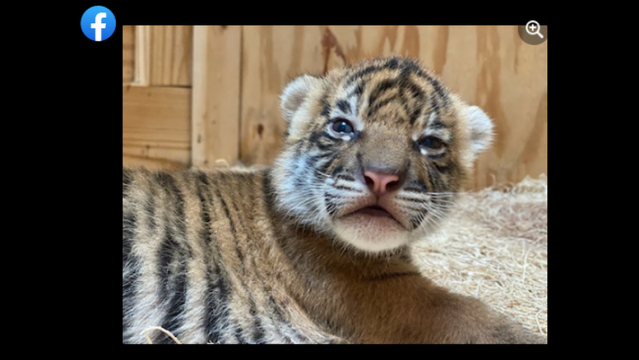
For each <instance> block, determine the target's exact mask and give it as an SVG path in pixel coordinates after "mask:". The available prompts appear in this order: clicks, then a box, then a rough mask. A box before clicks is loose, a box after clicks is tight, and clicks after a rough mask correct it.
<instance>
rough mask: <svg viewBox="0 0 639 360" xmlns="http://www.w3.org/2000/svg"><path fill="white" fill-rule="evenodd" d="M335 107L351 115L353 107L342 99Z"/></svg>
mask: <svg viewBox="0 0 639 360" xmlns="http://www.w3.org/2000/svg"><path fill="white" fill-rule="evenodd" d="M335 106H336V107H337V108H338V109H339V110H340V111H342V112H343V113H345V114H351V106H350V104H349V103H348V101H346V100H344V99H341V100H339V101H337V103H336V104H335Z"/></svg>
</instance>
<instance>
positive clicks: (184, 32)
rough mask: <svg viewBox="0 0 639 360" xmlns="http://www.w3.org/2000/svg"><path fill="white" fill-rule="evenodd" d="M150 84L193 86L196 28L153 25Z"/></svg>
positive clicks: (150, 48) (150, 47) (151, 31)
mask: <svg viewBox="0 0 639 360" xmlns="http://www.w3.org/2000/svg"><path fill="white" fill-rule="evenodd" d="M149 41H150V44H149V51H150V54H149V68H150V69H149V76H150V78H149V85H152V86H191V59H192V52H193V26H151V27H150V38H149Z"/></svg>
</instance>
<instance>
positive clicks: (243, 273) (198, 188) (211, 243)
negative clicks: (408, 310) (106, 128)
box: [122, 169, 340, 343]
mask: <svg viewBox="0 0 639 360" xmlns="http://www.w3.org/2000/svg"><path fill="white" fill-rule="evenodd" d="M264 179H265V174H264V171H263V170H250V171H247V170H234V169H222V170H216V171H210V172H204V171H180V172H164V171H148V170H141V169H138V170H131V169H123V243H122V245H123V246H122V250H123V253H122V255H123V274H122V284H123V306H124V307H123V341H124V342H125V343H129V342H130V343H142V342H146V338H145V336H144V332H145V330H146V329H149V328H151V327H153V326H161V327H162V328H164V329H167V330H169V331H171V332H172V333H173V334H174V335H175V336H176V337H177V338H178V339H180V341H181V342H183V343H326V342H339V341H340V340H339V339H337V338H336V337H335V336H332V335H329V334H327V333H324V332H323V331H321V330H320V329H319V328H317V326H316V325H315V324H314V323H313V322H312V321H311V320H309V319H308V317H307V316H306V315H305V313H304V311H302V310H301V308H300V307H299V305H297V304H296V302H295V300H294V299H293V298H292V297H291V295H290V294H289V292H288V291H287V289H286V287H285V286H284V285H285V284H286V283H287V281H286V279H282V277H285V276H286V274H287V273H288V272H290V271H294V270H293V269H288V270H285V269H286V268H287V263H286V262H285V261H282V259H280V256H279V254H277V253H273V252H272V251H271V249H270V248H269V246H275V245H274V244H271V243H272V242H275V233H274V229H273V226H272V219H270V218H269V215H268V214H269V210H268V204H267V201H266V191H265V189H264V187H265V183H264ZM276 270H277V271H276ZM282 270H285V271H282ZM275 277H278V278H279V279H278V280H276V279H275ZM274 280H275V281H274ZM151 334H152V335H153V336H152V337H151V339H152V342H153V343H172V342H173V340H171V339H170V338H169V337H168V336H167V335H165V334H164V333H162V332H159V331H156V332H152V333H151Z"/></svg>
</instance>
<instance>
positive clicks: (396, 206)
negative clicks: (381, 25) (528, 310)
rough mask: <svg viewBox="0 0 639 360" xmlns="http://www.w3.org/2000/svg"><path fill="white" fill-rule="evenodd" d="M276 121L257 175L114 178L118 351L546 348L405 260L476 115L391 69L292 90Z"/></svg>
mask: <svg viewBox="0 0 639 360" xmlns="http://www.w3.org/2000/svg"><path fill="white" fill-rule="evenodd" d="M281 108H282V110H283V114H284V118H285V120H286V121H287V123H288V128H287V133H286V137H285V143H284V147H283V151H282V153H281V154H280V155H279V156H278V157H277V159H276V161H275V163H274V165H273V166H272V167H270V168H260V169H258V168H253V169H232V168H230V169H218V170H210V171H201V170H191V171H180V172H162V171H155V172H152V171H146V170H128V169H124V170H123V241H122V244H123V247H122V249H123V272H122V285H123V286H122V287H123V342H125V343H140V342H145V341H146V340H145V339H146V337H145V334H146V332H145V330H146V329H148V328H150V327H154V326H161V327H163V328H164V329H166V330H168V331H170V332H171V333H172V334H173V335H174V336H176V337H177V338H178V339H180V341H181V342H183V343H336V342H337V343H545V342H546V338H544V337H539V336H537V335H534V334H533V333H531V332H529V331H528V330H526V329H524V328H523V327H522V326H521V325H519V324H518V323H515V322H512V321H511V320H509V319H507V318H506V317H504V316H502V315H500V314H497V313H495V312H493V311H492V310H490V309H489V308H488V307H487V306H485V305H484V304H483V303H481V302H480V301H479V300H477V299H474V298H470V297H465V296H461V295H458V294H454V293H451V292H449V291H447V290H446V289H443V288H441V287H438V286H436V285H435V284H433V283H432V282H431V281H430V280H428V279H426V278H424V277H422V276H420V274H419V272H418V270H417V269H416V267H415V266H413V265H412V264H411V263H410V261H409V259H410V254H409V250H408V247H407V245H409V244H410V243H411V242H413V241H417V240H420V239H424V238H425V237H426V236H427V235H428V234H429V233H430V232H432V231H433V230H434V229H435V228H436V227H437V224H438V223H439V222H440V221H441V220H442V219H444V218H445V217H446V215H447V213H448V211H449V209H450V207H451V204H452V203H453V202H454V201H455V198H456V196H455V194H456V193H457V192H458V191H460V189H461V188H462V185H463V183H464V181H465V180H466V179H467V177H468V176H469V175H470V174H471V169H472V166H473V162H474V160H475V158H476V157H477V155H478V154H479V153H480V152H481V151H482V150H484V149H486V148H487V147H488V146H489V144H490V142H491V138H492V124H491V121H490V119H489V118H488V116H486V114H485V113H484V112H483V111H482V110H481V109H479V108H478V107H476V106H469V105H467V104H465V103H464V102H462V101H461V100H460V99H459V98H458V97H457V96H456V95H454V94H452V93H451V92H450V91H449V90H448V89H447V88H446V87H445V86H444V85H443V84H442V83H441V81H440V80H439V79H438V78H437V77H436V76H435V75H434V74H433V73H431V72H430V71H428V70H426V69H424V68H423V67H422V66H421V65H420V64H419V63H418V62H416V61H414V60H411V59H407V58H400V57H385V58H377V59H372V60H367V61H362V62H360V63H357V64H355V65H353V66H350V67H347V68H343V69H335V70H332V71H331V72H329V73H328V74H327V75H325V76H311V75H303V76H300V77H298V78H296V79H294V80H293V81H292V82H291V83H290V84H288V86H286V88H285V89H284V92H283V95H282V97H281ZM150 337H151V339H152V341H153V342H154V343H165V342H168V343H171V342H172V340H171V339H170V338H169V337H168V336H167V335H165V334H164V333H163V332H160V331H155V332H150Z"/></svg>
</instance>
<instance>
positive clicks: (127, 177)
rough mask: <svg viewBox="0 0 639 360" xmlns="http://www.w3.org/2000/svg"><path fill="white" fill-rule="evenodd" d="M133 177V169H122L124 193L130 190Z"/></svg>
mask: <svg viewBox="0 0 639 360" xmlns="http://www.w3.org/2000/svg"><path fill="white" fill-rule="evenodd" d="M132 179H133V175H132V174H131V170H128V169H122V194H123V195H124V194H126V192H127V191H128V190H129V184H131V180H132Z"/></svg>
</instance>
